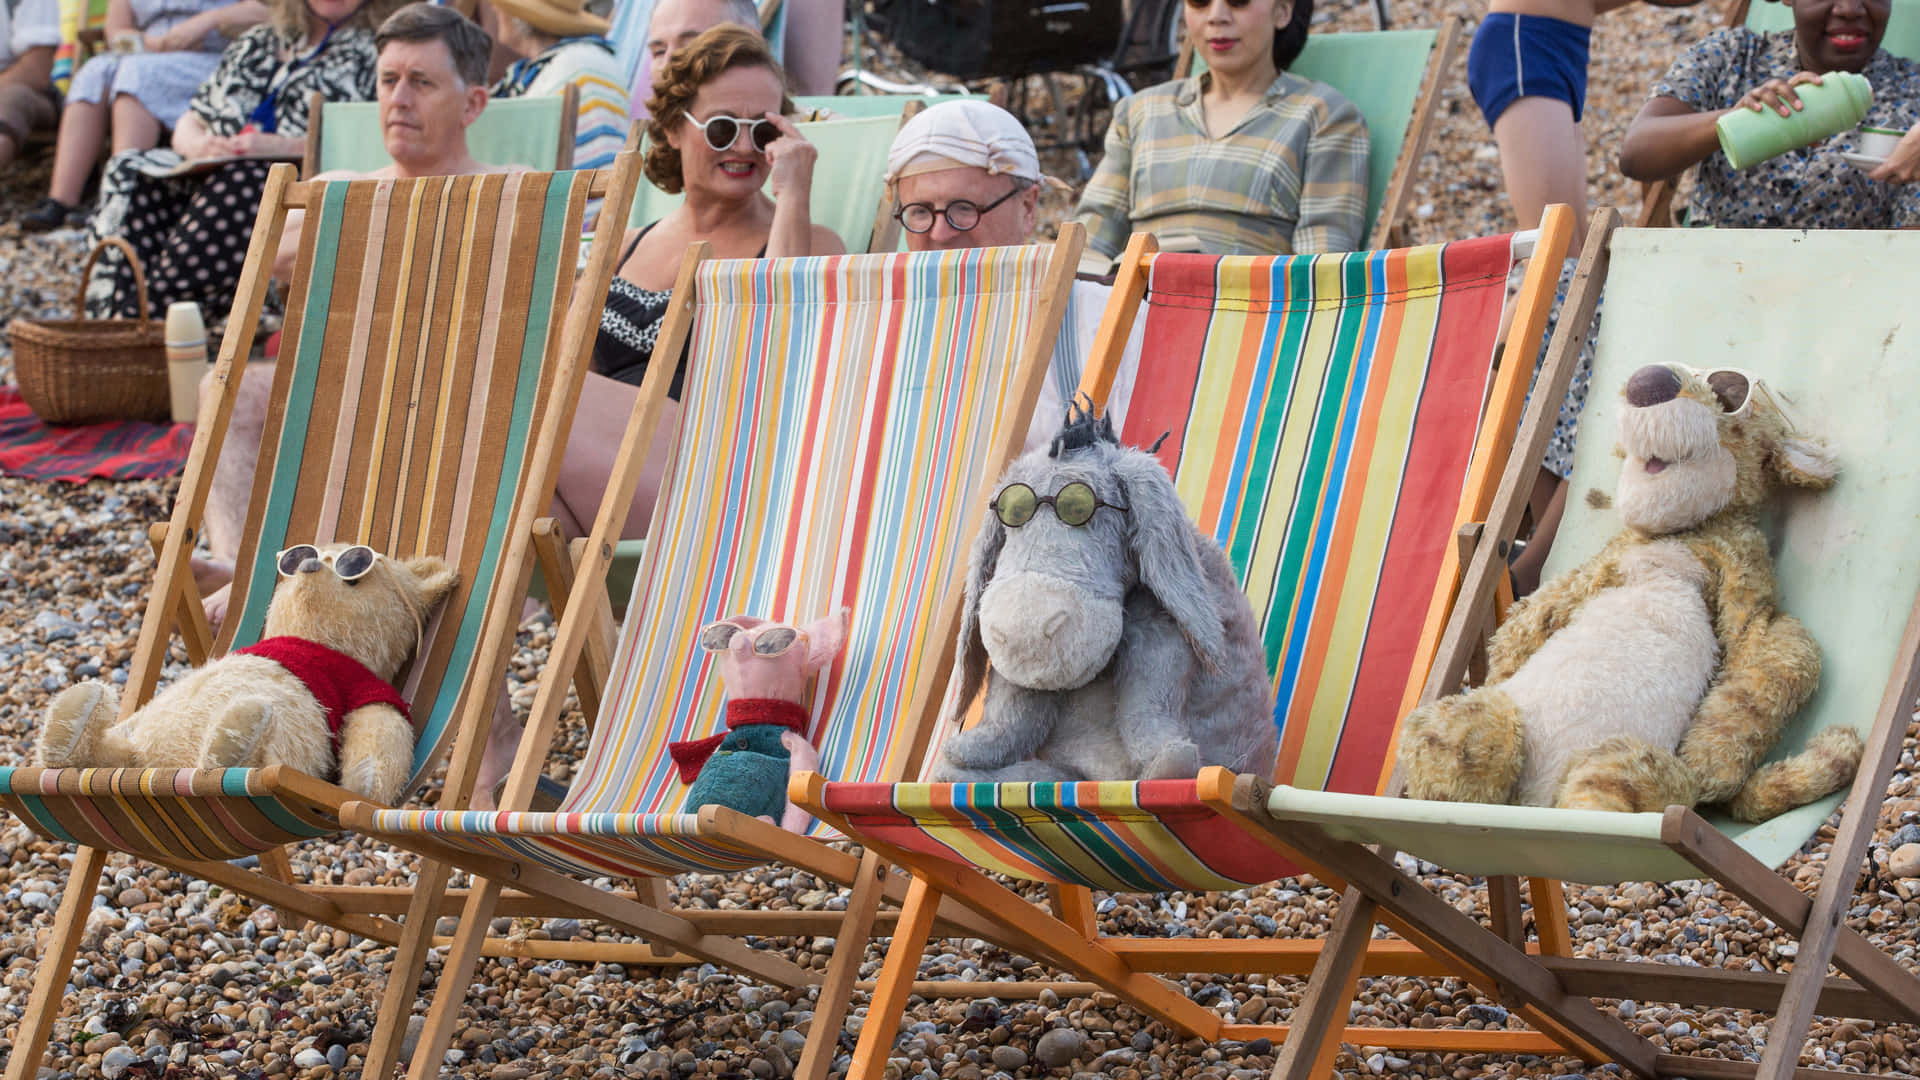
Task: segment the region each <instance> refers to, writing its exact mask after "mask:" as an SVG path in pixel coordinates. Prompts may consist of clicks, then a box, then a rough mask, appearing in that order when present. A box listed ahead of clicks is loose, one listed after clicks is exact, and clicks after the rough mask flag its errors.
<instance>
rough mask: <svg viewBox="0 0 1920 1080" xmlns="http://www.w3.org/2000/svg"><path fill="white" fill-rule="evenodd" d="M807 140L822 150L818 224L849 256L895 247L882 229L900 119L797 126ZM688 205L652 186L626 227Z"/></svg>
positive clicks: (814, 202) (815, 193)
mask: <svg viewBox="0 0 1920 1080" xmlns="http://www.w3.org/2000/svg"><path fill="white" fill-rule="evenodd" d="M798 126H799V128H800V131H801V133H802V134H804V135H805V136H806V137H807V139H808V141H810V142H812V143H813V144H814V145H815V146H816V147H818V148H819V151H820V156H819V160H818V163H817V164H816V165H815V166H814V170H813V189H812V193H811V194H812V199H811V202H810V203H809V204H808V210H809V213H810V215H811V217H812V219H813V223H814V224H815V225H825V226H826V227H827V228H829V229H832V230H833V233H834V235H835V236H838V237H839V238H840V242H841V243H843V244H845V245H846V246H847V250H848V251H853V252H860V251H872V250H878V249H877V248H875V247H874V246H873V243H874V241H875V239H876V238H879V239H881V240H882V241H883V243H882V247H884V248H889V249H890V248H892V246H893V241H894V239H895V234H894V232H893V230H890V229H887V228H884V227H883V226H885V225H890V224H892V221H891V219H890V218H888V217H887V185H886V182H885V180H884V179H883V177H884V175H885V173H886V171H887V149H888V148H889V147H891V146H892V145H893V136H894V134H895V133H896V132H898V131H899V130H900V114H899V113H898V112H894V113H892V114H890V115H879V116H868V117H856V118H850V119H845V120H817V121H812V122H809V123H804V124H800V125H798ZM682 201H684V196H682V195H669V194H667V193H666V192H664V191H661V190H660V189H659V188H656V187H654V186H653V185H651V184H648V185H646V186H645V187H643V188H642V189H641V191H640V194H639V196H638V197H636V198H635V199H634V203H633V212H632V214H631V215H630V216H629V218H628V224H629V225H631V226H633V227H636V228H637V227H639V226H642V225H651V224H652V223H654V222H656V221H659V220H660V219H661V218H663V217H665V216H666V215H667V214H668V213H669V212H671V211H672V210H673V209H674V208H675V207H677V206H679V205H680V203H681V202H682Z"/></svg>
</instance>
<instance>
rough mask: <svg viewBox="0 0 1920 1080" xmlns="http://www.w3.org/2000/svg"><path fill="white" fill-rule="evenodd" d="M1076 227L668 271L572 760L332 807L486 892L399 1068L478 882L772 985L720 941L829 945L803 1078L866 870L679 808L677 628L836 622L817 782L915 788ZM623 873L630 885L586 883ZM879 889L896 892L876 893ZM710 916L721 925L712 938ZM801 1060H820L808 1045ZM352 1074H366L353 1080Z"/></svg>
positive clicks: (603, 517) (538, 721) (552, 693)
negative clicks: (668, 882) (662, 359)
mask: <svg viewBox="0 0 1920 1080" xmlns="http://www.w3.org/2000/svg"><path fill="white" fill-rule="evenodd" d="M1081 238H1082V234H1081V232H1080V230H1079V229H1078V228H1077V227H1069V228H1068V229H1066V230H1063V235H1062V239H1061V240H1060V241H1059V242H1057V243H1056V244H1054V245H1052V246H1051V247H1045V246H1043V247H1023V248H994V249H982V250H976V251H961V252H942V253H930V254H898V255H856V256H842V257H836V258H826V259H794V260H779V259H776V260H731V261H701V257H702V255H703V250H702V248H701V247H700V246H696V248H695V249H694V250H693V251H690V252H689V256H688V262H687V264H686V265H685V266H684V267H683V268H682V271H681V275H680V279H679V282H678V285H677V286H676V296H677V297H678V299H676V300H675V302H674V305H673V307H672V308H670V315H669V322H667V323H665V324H663V327H662V333H661V337H660V343H659V344H658V345H657V346H656V347H655V351H656V353H664V354H665V355H672V354H674V353H676V352H678V351H679V348H680V345H679V341H680V340H681V339H683V338H684V336H685V335H686V333H687V324H688V323H689V322H691V323H692V346H693V347H692V352H691V359H690V360H689V367H688V373H687V377H686V387H685V397H684V400H683V403H682V410H683V411H682V415H681V420H680V426H679V431H678V436H677V440H676V442H675V449H674V456H673V460H672V462H671V464H670V466H669V473H668V477H667V479H666V480H665V481H664V482H663V484H662V486H661V489H660V491H661V493H660V496H659V501H658V502H657V503H656V504H655V509H654V515H653V519H652V526H651V528H650V530H649V534H648V536H649V539H648V541H647V545H646V552H645V555H644V556H643V558H642V561H641V565H640V569H639V572H638V576H637V578H636V581H635V585H634V593H633V599H632V601H631V602H630V603H629V604H628V607H627V611H628V617H627V620H626V623H625V626H624V627H623V628H622V630H621V636H620V641H619V645H618V647H617V649H616V651H615V654H614V658H613V663H612V664H611V677H610V678H609V680H608V684H607V685H608V690H607V692H606V694H605V696H604V698H603V701H602V706H601V708H600V710H599V715H598V718H597V720H596V721H595V723H594V728H593V735H592V738H591V740H590V742H589V745H588V748H587V751H586V756H585V758H584V759H583V760H582V761H581V762H580V763H579V765H578V767H577V769H576V771H575V773H574V776H575V779H574V781H573V783H572V786H571V789H570V790H569V792H568V795H567V798H566V801H565V802H564V803H563V805H562V806H561V807H560V808H559V811H558V812H557V813H550V814H549V813H473V812H467V813H461V812H454V811H449V812H437V811H419V810H386V809H379V808H374V807H358V806H355V807H349V808H348V809H347V811H346V820H347V821H348V822H349V823H350V824H351V825H352V827H353V828H355V829H358V830H361V831H364V832H368V833H371V834H374V835H377V836H381V837H384V838H388V839H390V840H392V841H393V842H394V843H396V844H399V845H401V846H403V847H408V848H412V849H414V850H416V851H419V852H421V853H422V854H425V855H427V856H428V857H430V858H434V859H441V860H445V861H447V862H451V863H453V864H454V865H457V866H461V867H464V868H466V869H468V870H470V871H471V872H473V873H474V874H476V875H479V876H481V877H484V878H485V879H487V881H488V884H487V885H486V886H484V887H476V888H475V890H474V891H473V893H471V894H470V896H469V899H468V902H467V905H466V908H465V910H464V911H463V912H462V914H461V927H462V930H461V933H460V935H459V936H458V937H457V938H456V939H455V942H454V945H453V947H452V949H451V950H450V952H449V955H448V957H447V960H446V963H445V965H444V967H443V968H442V971H441V975H440V980H439V986H440V987H441V991H440V992H439V993H438V994H437V996H436V998H435V1000H434V1003H433V1006H432V1009H431V1010H430V1012H429V1015H428V1018H427V1023H426V1027H425V1029H424V1030H423V1032H422V1034H421V1036H420V1040H419V1043H418V1050H417V1051H416V1053H415V1055H414V1058H413V1062H412V1075H414V1076H417V1077H430V1076H434V1075H437V1074H438V1071H439V1068H440V1062H441V1058H442V1056H443V1053H442V1051H443V1048H444V1047H445V1046H446V1045H447V1043H448V1041H449V1040H450V1038H451V1036H452V1027H453V1024H454V1022H455V1020H456V1019H457V1018H458V1016H459V1012H460V1009H461V1006H462V1003H463V999H464V997H465V992H466V989H467V987H468V985H469V982H470V979H471V972H472V970H473V964H474V961H475V959H476V957H477V955H478V947H479V944H480V942H481V941H482V940H483V939H484V937H485V935H486V933H487V929H488V923H489V922H490V921H491V919H492V918H493V915H494V912H495V910H496V908H495V906H494V904H495V902H496V900H497V899H498V897H499V890H500V887H501V884H503V883H511V884H512V885H513V886H514V888H515V889H516V890H519V891H520V892H521V893H522V894H523V895H525V894H531V896H532V897H533V899H534V900H535V901H536V902H537V901H542V900H544V901H545V902H546V903H547V904H548V907H547V908H546V909H544V913H545V914H549V915H578V916H585V917H591V918H597V919H602V920H605V921H609V922H612V923H614V924H617V925H620V926H623V927H625V928H627V929H628V930H629V931H630V932H632V933H635V934H637V935H639V936H641V937H643V938H646V939H647V940H648V941H649V942H651V943H653V944H655V945H658V946H661V947H670V948H673V949H678V950H680V951H681V952H682V953H683V954H690V955H692V956H694V957H698V958H701V959H705V960H711V961H714V962H716V963H721V964H725V965H728V966H730V967H732V968H734V969H736V970H739V971H742V972H744V973H746V974H749V975H751V976H753V977H756V978H760V979H764V980H767V981H770V982H773V983H777V984H781V985H786V986H799V985H808V984H814V983H819V982H820V981H821V975H820V973H818V972H814V971H810V970H807V969H805V968H801V967H799V966H797V965H795V964H793V963H792V962H790V961H788V960H786V959H784V958H782V957H780V956H778V955H777V954H774V953H772V952H769V951H766V950H761V949H754V948H750V947H748V946H747V945H746V944H745V943H744V942H742V941H740V940H739V938H738V935H741V934H748V933H752V934H761V935H767V934H792V933H800V932H804V933H816V934H825V935H831V936H833V937H836V938H837V939H838V940H839V941H840V942H841V947H840V949H839V950H838V953H837V957H838V958H839V959H838V960H837V961H836V966H835V967H830V968H829V970H828V972H827V973H826V978H827V979H828V980H829V981H830V984H831V980H834V979H840V980H842V981H844V982H845V983H846V984H847V985H846V988H844V989H842V990H841V991H840V992H838V993H824V994H823V995H822V997H821V1000H820V1004H819V1010H820V1011H819V1012H818V1013H817V1014H816V1016H815V1019H814V1033H815V1035H816V1036H817V1038H816V1039H815V1040H814V1041H813V1044H812V1045H810V1047H809V1049H808V1051H807V1053H806V1054H805V1055H803V1060H802V1062H801V1074H802V1075H803V1076H804V1075H808V1074H809V1071H810V1070H811V1071H812V1073H813V1075H815V1076H821V1077H823V1076H824V1075H825V1073H824V1070H825V1066H826V1064H827V1063H828V1062H829V1061H830V1060H831V1054H832V1049H833V1046H834V1043H835V1040H836V1037H837V1034H838V1031H839V1028H840V1021H841V1019H842V1018H844V1016H845V1012H844V1008H845V1004H846V998H847V996H848V991H849V990H850V987H851V983H852V979H853V976H854V975H855V974H856V972H857V969H858V966H859V959H860V957H861V955H862V954H863V952H864V949H863V948H862V947H861V944H860V943H864V941H865V940H866V937H867V933H868V926H870V924H871V921H872V919H873V917H874V913H875V909H876V908H877V906H878V903H879V899H880V892H881V890H882V884H881V875H880V872H879V866H878V864H877V863H876V862H874V861H873V860H872V859H868V860H867V861H866V863H865V864H863V863H862V860H861V859H859V858H857V857H855V856H853V855H851V854H848V853H847V852H845V851H842V850H837V849H835V848H832V847H829V846H828V845H827V843H825V842H824V841H826V840H828V839H830V838H832V837H831V834H830V832H828V831H827V830H825V829H824V828H822V827H820V826H819V825H818V824H817V823H816V825H815V828H814V830H813V832H812V833H811V834H810V835H807V836H800V835H796V834H793V833H789V832H785V831H783V830H781V829H778V828H776V827H774V826H773V825H770V824H767V823H765V822H762V821H759V820H756V819H754V818H749V817H747V816H745V815H743V814H739V813H736V812H733V811H730V810H727V809H725V808H722V807H717V806H709V807H706V808H704V809H702V810H700V811H699V812H698V813H688V812H685V811H684V809H683V803H684V801H685V798H686V786H685V785H684V784H683V783H682V782H681V781H680V779H679V777H678V775H677V774H676V772H675V766H674V764H673V761H672V758H671V757H670V756H669V754H668V752H667V745H668V744H669V743H670V742H675V741H679V740H683V739H691V738H699V737H702V736H706V735H710V734H713V733H717V732H719V731H721V730H723V728H722V719H723V716H722V709H721V706H722V704H723V690H722V687H721V686H720V683H719V680H718V678H717V677H716V674H717V673H716V670H715V667H714V665H713V663H712V660H711V658H710V657H709V656H708V655H707V654H705V653H703V652H701V651H700V650H699V648H698V647H697V645H696V641H697V639H698V632H699V628H700V627H701V626H703V625H704V624H706V623H708V622H710V621H712V620H714V619H718V618H722V617H724V616H727V615H733V614H756V615H760V616H763V617H767V618H774V619H785V620H789V621H796V622H805V621H810V620H811V619H813V618H815V617H817V616H819V615H823V614H828V613H831V612H833V611H835V610H837V609H839V608H842V607H845V608H848V609H850V611H851V617H850V624H849V633H848V640H847V645H846V648H845V650H844V652H843V653H842V654H841V657H840V659H839V660H838V661H837V662H836V663H835V664H834V665H833V666H832V667H831V668H829V669H828V670H827V671H826V672H825V673H823V676H822V677H821V678H820V679H818V680H817V685H816V686H815V688H814V691H813V694H814V697H813V709H812V715H813V717H814V721H813V723H814V730H813V731H812V732H811V736H812V738H813V739H814V741H815V743H816V745H817V746H818V747H819V749H820V757H821V767H822V768H823V769H826V770H829V771H830V772H831V773H832V774H834V775H839V776H846V777H849V778H856V779H863V780H869V781H883V780H888V779H898V778H901V777H905V776H911V775H914V772H913V770H914V769H916V768H917V767H918V764H919V759H920V757H921V756H922V754H923V752H924V748H925V746H926V743H927V740H928V738H929V736H930V735H931V732H932V725H933V722H934V720H935V718H936V717H937V715H938V710H939V691H940V688H941V687H942V686H943V685H944V684H945V678H946V673H947V671H948V669H949V667H950V666H951V664H952V656H953V648H952V647H953V639H954V633H955V629H956V626H957V623H956V621H955V620H956V619H957V618H958V613H959V605H958V597H959V589H960V579H961V573H962V571H963V569H964V565H965V560H966V552H967V550H968V546H969V545H968V540H969V538H970V537H971V535H972V531H973V529H974V528H976V527H977V524H978V521H979V518H980V515H981V513H983V508H984V506H985V504H986V496H985V492H986V489H987V488H988V486H989V485H991V484H992V483H993V482H994V481H995V480H996V479H998V477H999V475H1000V473H1001V471H1002V469H1003V468H1004V466H1005V464H1006V462H1007V461H1009V460H1010V459H1011V457H1012V456H1013V455H1014V454H1015V453H1017V451H1018V448H1019V446H1020V444H1021V441H1022V440H1023V438H1024V437H1025V434H1026V430H1027V421H1028V418H1029V416H1030V415H1031V413H1032V411H1033V407H1034V403H1035V401H1036V400H1037V398H1038V395H1039V391H1040V386H1041V382H1042V380H1043V379H1044V378H1045V376H1046V368H1047V364H1048V360H1049V358H1050V356H1051V354H1052V351H1053V339H1054V336H1055V335H1056V334H1057V333H1058V331H1059V327H1060V323H1061V319H1062V317H1063V315H1064V312H1065V306H1066V299H1067V294H1068V289H1069V288H1070V286H1071V284H1072V274H1073V267H1074V266H1075V265H1076V264H1077V262H1078V259H1079V254H1080V252H1079V249H1080V245H1081ZM670 374H671V367H670V365H664V364H663V365H657V366H656V367H655V368H653V369H651V370H650V371H649V373H648V376H647V381H646V382H645V384H644V385H643V386H642V388H641V394H640V403H639V404H638V405H637V406H636V407H635V413H634V417H635V419H634V421H633V423H632V424H631V425H630V426H629V428H628V431H627V434H626V441H625V442H624V443H623V445H622V448H621V451H620V458H619V460H620V462H621V463H622V464H620V465H616V472H615V479H614V482H613V483H612V484H610V485H609V490H608V493H607V495H606V502H605V503H604V504H603V507H602V510H601V513H600V516H599V519H598V521H597V522H596V525H595V532H594V537H593V539H592V541H591V543H590V544H589V545H587V548H586V550H587V551H589V552H601V553H602V554H601V555H600V556H599V557H598V558H590V559H589V563H588V566H587V567H586V568H585V569H584V570H583V572H582V573H581V574H580V576H579V578H578V579H577V580H576V581H575V584H574V587H573V590H572V592H571V595H570V596H569V598H568V600H567V604H566V615H565V616H563V621H562V625H561V626H560V628H559V631H558V634H557V636H556V638H555V642H554V646H553V651H552V653H551V654H550V657H549V660H548V664H547V667H546V669H545V673H544V675H543V677H542V680H541V684H540V687H539V690H538V691H537V696H536V699H535V702H534V705H533V715H532V718H531V720H530V721H529V724H528V729H527V736H526V739H525V741H524V742H523V743H522V745H521V749H520V754H519V757H518V758H517V759H516V761H515V764H514V768H513V771H512V773H511V774H510V775H509V778H508V782H507V789H506V792H505V794H504V796H503V798H502V805H503V806H504V807H508V808H512V807H520V806H525V805H526V799H527V796H528V795H529V794H530V793H531V788H532V784H533V781H534V778H535V777H536V776H537V774H538V772H539V770H540V768H541V767H542V766H543V765H544V764H545V760H546V756H547V754H548V753H549V748H550V747H551V745H552V740H553V731H554V723H555V720H556V718H557V715H558V710H559V705H560V702H561V700H562V698H563V697H564V696H565V694H566V690H567V685H568V679H569V677H570V676H571V675H572V674H573V673H574V671H575V670H576V665H577V664H578V658H579V656H580V650H581V649H582V647H583V646H584V643H585V639H586V637H587V636H588V635H589V634H591V633H593V632H594V625H595V620H594V617H593V616H592V614H591V613H592V612H594V610H595V607H594V605H593V604H591V603H589V602H588V597H589V595H590V594H591V593H592V591H593V590H595V589H599V590H601V591H602V592H604V589H605V584H604V575H605V572H606V566H607V557H606V554H605V549H606V547H607V546H608V544H607V542H608V541H609V540H610V538H611V537H612V536H613V535H616V532H615V530H617V529H618V527H619V523H620V520H621V519H622V518H624V516H625V510H624V509H623V508H624V507H625V506H627V505H629V503H630V502H631V499H632V492H633V486H634V481H635V478H636V476H637V474H636V473H635V472H634V469H633V467H634V466H635V465H636V464H637V459H638V450H639V448H643V447H646V446H648V445H650V444H651V441H652V429H653V426H654V423H655V418H656V417H657V415H658V412H659V408H660V405H661V403H662V401H663V399H664V394H665V391H666V386H667V381H668V376H669V375H670ZM774 861H781V862H786V863H789V864H791V865H794V866H798V867H800V868H802V869H805V870H807V871H809V872H811V873H814V874H816V875H819V876H821V877H823V878H826V879H828V880H831V881H835V882H839V883H841V884H844V885H847V886H852V887H854V896H853V900H852V902H851V903H850V904H849V906H848V909H847V911H846V912H845V913H839V912H834V913H820V914H830V915H831V916H832V921H830V922H827V923H825V924H824V925H822V924H819V923H813V924H807V923H803V922H797V921H796V920H795V917H794V916H795V915H796V914H797V913H793V912H779V911H769V912H721V913H715V912H703V911H699V910H695V909H674V908H668V907H667V906H666V904H665V900H666V894H665V891H664V882H663V879H664V878H665V877H669V876H672V875H674V874H679V873H685V872H698V873H708V874H712V873H723V874H724V873H732V872H738V871H740V870H744V869H746V868H749V867H753V866H758V865H761V864H764V863H768V862H774ZM607 878H631V879H636V880H638V881H639V882H640V883H641V887H640V889H639V891H638V892H637V893H634V894H627V893H616V892H613V891H612V890H610V889H604V888H600V887H596V886H595V885H593V884H589V882H594V881H596V880H599V879H607ZM894 888H895V895H896V897H898V896H901V895H904V881H901V880H900V879H899V878H898V876H897V875H896V877H895V886H894ZM714 915H723V916H732V918H729V919H725V920H714V919H712V918H710V917H711V916H714ZM816 1047H818V1048H820V1049H818V1050H816ZM369 1075H373V1074H369Z"/></svg>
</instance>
